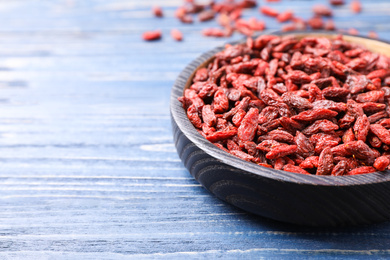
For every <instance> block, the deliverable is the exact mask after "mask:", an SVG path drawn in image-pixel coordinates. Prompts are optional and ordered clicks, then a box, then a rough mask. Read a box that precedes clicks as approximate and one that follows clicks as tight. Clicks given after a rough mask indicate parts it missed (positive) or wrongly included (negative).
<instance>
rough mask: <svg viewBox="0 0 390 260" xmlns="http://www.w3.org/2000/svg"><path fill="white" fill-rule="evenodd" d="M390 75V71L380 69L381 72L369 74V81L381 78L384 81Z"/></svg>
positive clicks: (375, 71) (376, 71)
mask: <svg viewBox="0 0 390 260" xmlns="http://www.w3.org/2000/svg"><path fill="white" fill-rule="evenodd" d="M389 75H390V70H389V69H379V70H374V71H371V72H370V73H368V75H367V78H368V79H371V80H373V79H375V78H380V79H384V78H386V77H388V76H389Z"/></svg>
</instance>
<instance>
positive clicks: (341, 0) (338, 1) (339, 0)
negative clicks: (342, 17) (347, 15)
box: [329, 0, 345, 5]
mask: <svg viewBox="0 0 390 260" xmlns="http://www.w3.org/2000/svg"><path fill="white" fill-rule="evenodd" d="M329 3H330V4H331V5H343V4H345V2H344V0H329Z"/></svg>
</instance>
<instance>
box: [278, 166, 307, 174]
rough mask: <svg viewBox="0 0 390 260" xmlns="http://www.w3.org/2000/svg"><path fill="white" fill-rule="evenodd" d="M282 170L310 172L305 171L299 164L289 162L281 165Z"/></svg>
mask: <svg viewBox="0 0 390 260" xmlns="http://www.w3.org/2000/svg"><path fill="white" fill-rule="evenodd" d="M283 170H284V171H286V172H295V173H300V174H310V173H309V172H307V171H305V170H304V169H302V168H301V167H299V166H295V165H291V164H286V165H285V166H284V167H283Z"/></svg>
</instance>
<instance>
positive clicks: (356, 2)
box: [351, 0, 362, 13]
mask: <svg viewBox="0 0 390 260" xmlns="http://www.w3.org/2000/svg"><path fill="white" fill-rule="evenodd" d="M351 10H352V12H354V13H360V12H361V11H362V5H361V3H360V1H359V0H353V1H352V2H351Z"/></svg>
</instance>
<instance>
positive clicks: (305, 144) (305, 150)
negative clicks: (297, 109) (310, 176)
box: [294, 131, 314, 158]
mask: <svg viewBox="0 0 390 260" xmlns="http://www.w3.org/2000/svg"><path fill="white" fill-rule="evenodd" d="M294 141H295V143H296V144H297V153H298V154H299V155H302V156H303V157H304V158H306V157H309V156H312V155H314V147H313V145H312V143H311V142H310V140H309V138H307V137H306V136H305V135H304V134H302V133H301V132H299V131H297V133H296V136H295V138H294Z"/></svg>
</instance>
